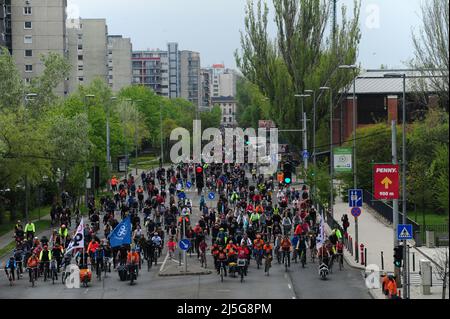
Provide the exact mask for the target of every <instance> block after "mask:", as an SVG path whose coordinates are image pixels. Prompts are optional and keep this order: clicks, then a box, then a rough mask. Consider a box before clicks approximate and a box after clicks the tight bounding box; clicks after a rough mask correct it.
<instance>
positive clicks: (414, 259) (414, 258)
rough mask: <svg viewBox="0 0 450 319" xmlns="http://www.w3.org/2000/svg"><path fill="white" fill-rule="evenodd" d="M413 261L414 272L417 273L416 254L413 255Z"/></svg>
mask: <svg viewBox="0 0 450 319" xmlns="http://www.w3.org/2000/svg"><path fill="white" fill-rule="evenodd" d="M412 257H413V258H412V259H413V272H415V271H416V255H415V254H414V253H412Z"/></svg>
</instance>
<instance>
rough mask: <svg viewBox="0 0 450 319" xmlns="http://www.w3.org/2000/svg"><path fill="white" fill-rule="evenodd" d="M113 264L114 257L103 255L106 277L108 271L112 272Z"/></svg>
mask: <svg viewBox="0 0 450 319" xmlns="http://www.w3.org/2000/svg"><path fill="white" fill-rule="evenodd" d="M111 265H112V257H103V271H104V273H105V274H104V275H103V277H105V278H106V273H107V272H111Z"/></svg>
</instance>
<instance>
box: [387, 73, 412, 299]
mask: <svg viewBox="0 0 450 319" xmlns="http://www.w3.org/2000/svg"><path fill="white" fill-rule="evenodd" d="M384 77H385V78H393V79H403V102H402V109H403V110H402V113H403V114H402V135H403V136H402V212H403V218H402V222H403V224H404V225H405V224H407V220H406V219H407V215H406V214H407V212H406V74H405V73H386V74H384ZM394 226H395V225H394ZM394 231H396V230H395V229H394ZM403 256H404V258H405V260H407V255H406V240H403ZM407 269H408V268H406V267H405V266H403V283H404V285H403V296H405V298H409V295H408V289H407V284H406V283H407V282H408V274H407V272H406V270H407Z"/></svg>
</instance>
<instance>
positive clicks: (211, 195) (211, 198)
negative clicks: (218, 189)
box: [208, 192, 216, 200]
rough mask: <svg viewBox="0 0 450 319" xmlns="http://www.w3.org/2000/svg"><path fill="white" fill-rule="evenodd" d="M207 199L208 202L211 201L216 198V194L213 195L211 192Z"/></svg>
mask: <svg viewBox="0 0 450 319" xmlns="http://www.w3.org/2000/svg"><path fill="white" fill-rule="evenodd" d="M208 198H209V199H210V200H213V199H214V198H216V194H214V193H213V192H211V193H209V194H208Z"/></svg>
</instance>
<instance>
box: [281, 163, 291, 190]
mask: <svg viewBox="0 0 450 319" xmlns="http://www.w3.org/2000/svg"><path fill="white" fill-rule="evenodd" d="M283 173H284V183H285V184H286V185H289V184H291V183H292V163H291V162H286V163H284V165H283Z"/></svg>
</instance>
